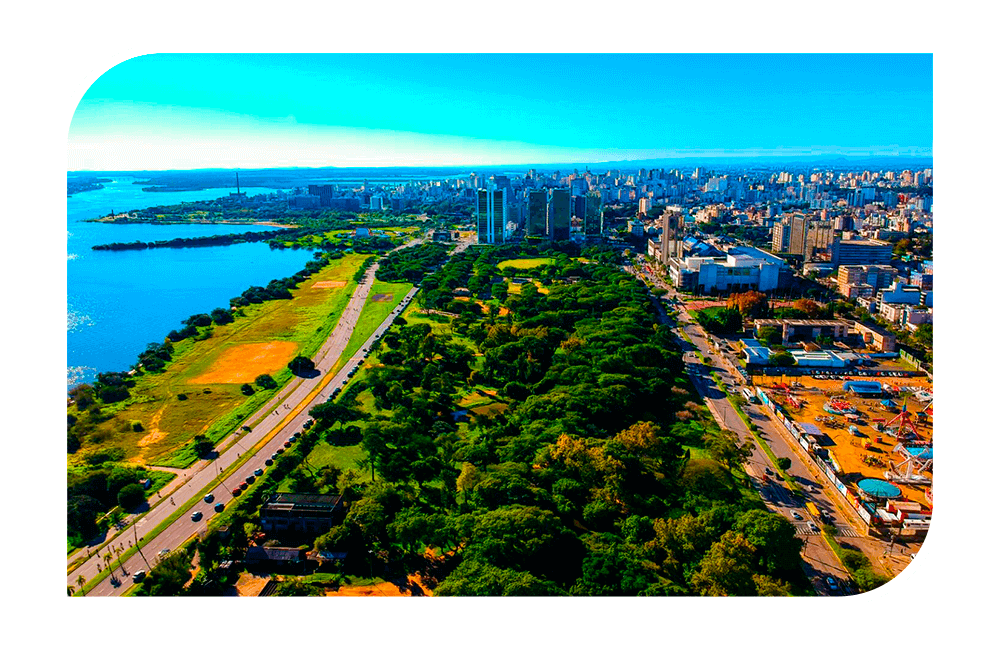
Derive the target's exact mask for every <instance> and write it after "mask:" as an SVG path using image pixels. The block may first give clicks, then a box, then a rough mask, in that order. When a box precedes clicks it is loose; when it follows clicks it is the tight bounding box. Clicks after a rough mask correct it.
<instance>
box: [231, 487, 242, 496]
mask: <svg viewBox="0 0 1000 650" xmlns="http://www.w3.org/2000/svg"><path fill="white" fill-rule="evenodd" d="M233 496H234V497H238V496H240V489H239V488H236V489H234V490H233Z"/></svg>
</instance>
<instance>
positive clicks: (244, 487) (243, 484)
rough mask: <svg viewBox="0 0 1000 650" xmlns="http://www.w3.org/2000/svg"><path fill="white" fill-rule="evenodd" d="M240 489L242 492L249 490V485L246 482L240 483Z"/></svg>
mask: <svg viewBox="0 0 1000 650" xmlns="http://www.w3.org/2000/svg"><path fill="white" fill-rule="evenodd" d="M240 489H241V490H245V489H247V483H246V481H244V482H242V483H240Z"/></svg>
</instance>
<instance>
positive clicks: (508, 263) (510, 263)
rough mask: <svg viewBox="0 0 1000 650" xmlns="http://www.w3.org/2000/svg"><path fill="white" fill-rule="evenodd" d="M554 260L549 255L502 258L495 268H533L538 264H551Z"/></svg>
mask: <svg viewBox="0 0 1000 650" xmlns="http://www.w3.org/2000/svg"><path fill="white" fill-rule="evenodd" d="M554 261H555V259H554V258H551V257H526V258H524V259H518V260H504V261H502V262H500V263H499V264H497V268H498V269H500V270H501V271H503V270H504V269H533V268H535V267H538V266H545V265H546V264H552V263H553V262H554Z"/></svg>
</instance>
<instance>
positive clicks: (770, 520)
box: [733, 510, 803, 577]
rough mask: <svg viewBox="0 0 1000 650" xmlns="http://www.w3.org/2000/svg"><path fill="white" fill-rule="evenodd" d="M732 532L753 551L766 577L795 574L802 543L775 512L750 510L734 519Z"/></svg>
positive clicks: (791, 527)
mask: <svg viewBox="0 0 1000 650" xmlns="http://www.w3.org/2000/svg"><path fill="white" fill-rule="evenodd" d="M733 530H734V531H736V532H737V533H740V534H741V535H743V537H744V538H746V540H747V541H748V542H749V543H750V544H751V545H752V546H753V547H754V549H755V555H756V557H757V561H758V564H757V568H758V569H759V570H761V571H762V572H764V573H767V574H768V575H784V576H786V577H791V576H792V575H794V574H795V572H796V571H797V569H798V567H799V562H800V557H799V552H800V551H801V550H802V544H803V542H802V540H801V539H799V538H798V537H796V536H795V526H794V525H793V524H792V522H790V521H789V520H788V519H786V518H785V517H783V516H781V515H779V514H777V513H774V512H767V511H765V510H749V511H747V512H744V513H743V514H741V515H740V516H739V517H737V519H736V523H735V524H734V525H733Z"/></svg>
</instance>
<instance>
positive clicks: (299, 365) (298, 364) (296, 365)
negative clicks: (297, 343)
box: [288, 356, 316, 377]
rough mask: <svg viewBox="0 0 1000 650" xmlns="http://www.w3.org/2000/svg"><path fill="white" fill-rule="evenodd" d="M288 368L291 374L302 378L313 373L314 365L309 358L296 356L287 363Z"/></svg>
mask: <svg viewBox="0 0 1000 650" xmlns="http://www.w3.org/2000/svg"><path fill="white" fill-rule="evenodd" d="M288 368H289V370H291V371H292V374H294V375H297V376H299V377H302V376H305V375H311V374H312V373H313V372H315V371H316V364H315V363H313V360H312V359H310V358H309V357H303V356H297V357H295V358H294V359H292V360H291V361H289V362H288Z"/></svg>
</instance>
